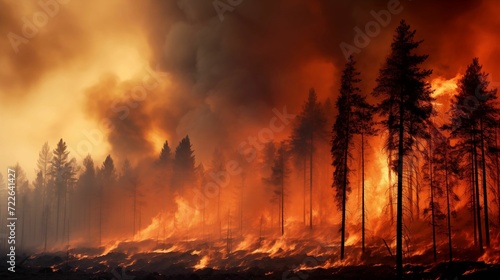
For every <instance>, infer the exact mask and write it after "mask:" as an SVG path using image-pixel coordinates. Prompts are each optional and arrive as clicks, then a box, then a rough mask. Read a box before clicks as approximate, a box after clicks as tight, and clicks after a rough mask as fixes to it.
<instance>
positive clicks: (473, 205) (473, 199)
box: [470, 149, 478, 246]
mask: <svg viewBox="0 0 500 280" xmlns="http://www.w3.org/2000/svg"><path fill="white" fill-rule="evenodd" d="M470 166H471V175H470V192H471V210H472V211H471V212H472V220H473V224H474V246H478V238H477V220H476V189H475V187H474V186H475V183H474V182H475V181H474V178H475V176H474V157H473V152H472V149H471V161H470Z"/></svg>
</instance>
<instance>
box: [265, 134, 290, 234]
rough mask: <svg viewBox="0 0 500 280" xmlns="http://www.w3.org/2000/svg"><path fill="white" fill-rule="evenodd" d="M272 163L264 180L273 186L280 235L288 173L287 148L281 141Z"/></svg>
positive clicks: (282, 226)
mask: <svg viewBox="0 0 500 280" xmlns="http://www.w3.org/2000/svg"><path fill="white" fill-rule="evenodd" d="M273 157H274V159H273V164H272V167H271V175H270V177H269V178H266V181H267V182H269V184H270V185H272V186H273V187H274V191H273V193H274V196H273V200H275V201H278V205H279V206H280V211H279V213H280V215H279V216H280V218H279V220H280V222H281V223H280V226H281V235H284V234H285V180H286V178H287V177H288V175H289V174H290V170H289V168H288V158H289V156H288V150H287V145H286V144H285V142H281V143H280V146H279V148H278V150H277V151H276V153H275V154H274V155H273Z"/></svg>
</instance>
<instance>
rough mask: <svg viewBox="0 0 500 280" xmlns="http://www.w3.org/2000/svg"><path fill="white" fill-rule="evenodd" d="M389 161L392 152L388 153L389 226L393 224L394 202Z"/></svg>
mask: <svg viewBox="0 0 500 280" xmlns="http://www.w3.org/2000/svg"><path fill="white" fill-rule="evenodd" d="M391 161H392V151H389V169H388V170H389V171H388V173H389V174H388V180H389V210H390V216H391V225H393V224H394V201H393V194H392V170H391V168H392V167H391Z"/></svg>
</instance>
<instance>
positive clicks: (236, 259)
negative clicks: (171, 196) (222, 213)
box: [0, 241, 500, 280]
mask: <svg viewBox="0 0 500 280" xmlns="http://www.w3.org/2000/svg"><path fill="white" fill-rule="evenodd" d="M152 246H153V245H152ZM156 246H158V245H157V244H156V245H155V247H153V248H151V249H149V250H148V251H147V252H141V250H139V249H138V248H144V247H148V243H147V241H146V242H142V243H122V244H120V245H119V246H117V247H116V248H114V249H113V250H109V252H107V251H105V249H104V248H78V249H71V250H70V251H61V252H51V253H45V254H20V255H19V256H18V257H17V263H16V268H15V270H16V272H15V273H12V272H9V271H8V270H7V266H6V265H5V264H6V263H7V258H6V257H0V263H1V265H0V279H19V280H29V279H61V280H62V279H76V280H79V279H95V280H97V279H116V280H132V279H134V280H142V279H144V280H145V279H148V280H153V279H193V280H194V279H209V280H211V279H213V280H219V279H283V280H306V279H308V280H312V279H340V280H343V279H345V280H347V279H349V280H350V279H352V280H354V279H356V280H357V279H395V271H394V258H393V257H391V256H389V255H388V253H387V251H384V250H385V248H381V249H380V250H378V251H377V250H375V249H374V248H372V249H373V250H369V251H368V252H369V253H368V254H365V255H363V256H361V257H359V258H358V259H356V260H355V261H352V260H351V261H349V262H350V263H357V264H356V265H353V264H349V262H346V263H344V264H340V263H337V264H335V265H331V264H332V263H335V262H334V259H335V258H337V259H338V256H337V255H335V254H333V255H332V254H328V253H327V254H324V252H317V253H316V254H311V253H307V252H311V251H310V248H307V247H305V248H304V250H295V251H293V254H289V253H287V252H284V251H278V252H275V253H273V254H271V255H270V254H268V253H259V252H256V251H255V250H253V248H252V249H250V250H235V251H234V252H231V253H229V254H226V253H224V248H223V246H220V247H217V246H213V245H209V244H197V246H195V247H194V248H197V249H196V250H194V249H190V250H187V249H186V250H168V248H176V247H175V246H177V245H174V244H160V247H161V248H157V247H156ZM165 248H167V249H165ZM192 248H193V247H192ZM325 250H328V249H325ZM356 250H358V249H357V248H352V247H351V248H347V250H346V252H347V253H348V254H351V255H356ZM332 251H336V249H333V250H332ZM384 253H385V254H384ZM493 254H494V255H497V254H499V252H497V251H495V252H493ZM443 255H445V254H442V252H441V254H440V257H441V258H443V257H444V256H443ZM479 257H480V256H478V255H477V253H475V251H474V250H462V251H457V252H456V257H455V258H456V261H454V262H453V263H451V264H450V263H448V262H445V260H444V259H440V260H439V261H441V262H438V263H437V264H433V262H432V261H429V260H431V259H432V255H431V254H430V252H426V253H424V254H422V255H417V256H413V257H411V258H408V259H406V260H405V261H406V262H407V263H411V264H407V265H406V266H405V273H406V277H405V278H406V279H441V280H444V279H450V280H452V279H453V280H454V279H457V280H458V279H495V280H498V279H500V264H498V262H495V261H493V262H492V261H489V263H485V262H483V261H466V260H465V259H474V260H477V259H479ZM204 258H207V259H208V261H207V263H205V264H204V265H201V263H203V259H204ZM459 259H463V260H462V261H459ZM328 264H330V265H328ZM321 267H328V268H321Z"/></svg>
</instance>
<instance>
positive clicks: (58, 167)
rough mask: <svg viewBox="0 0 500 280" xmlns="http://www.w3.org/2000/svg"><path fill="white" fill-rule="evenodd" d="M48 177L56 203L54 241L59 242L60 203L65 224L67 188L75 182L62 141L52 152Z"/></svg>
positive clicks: (73, 172) (73, 171)
mask: <svg viewBox="0 0 500 280" xmlns="http://www.w3.org/2000/svg"><path fill="white" fill-rule="evenodd" d="M50 175H51V177H52V180H53V183H54V186H55V197H56V201H57V202H56V236H55V240H56V241H59V230H60V226H59V224H60V216H61V215H60V214H61V203H64V214H63V222H65V215H66V202H67V194H68V187H69V186H70V184H71V183H73V182H74V180H75V178H74V176H75V170H74V166H73V162H72V161H71V160H70V159H69V151H67V146H66V142H64V141H63V140H62V139H60V140H59V142H58V143H57V147H56V148H55V149H54V151H53V155H52V161H51V166H50ZM63 234H64V233H63Z"/></svg>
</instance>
